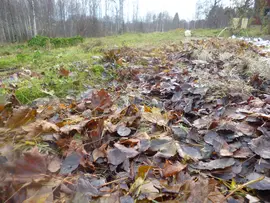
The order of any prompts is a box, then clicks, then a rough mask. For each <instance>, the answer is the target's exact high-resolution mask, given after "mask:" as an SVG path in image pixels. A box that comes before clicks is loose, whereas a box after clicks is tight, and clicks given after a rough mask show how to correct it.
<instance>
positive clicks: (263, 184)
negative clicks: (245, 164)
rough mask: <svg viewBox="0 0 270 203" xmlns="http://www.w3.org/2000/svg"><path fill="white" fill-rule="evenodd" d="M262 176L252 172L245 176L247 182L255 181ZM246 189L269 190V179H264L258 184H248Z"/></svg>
mask: <svg viewBox="0 0 270 203" xmlns="http://www.w3.org/2000/svg"><path fill="white" fill-rule="evenodd" d="M262 176H263V175H261V174H259V173H255V172H254V173H251V174H249V175H248V176H247V180H248V181H253V180H257V179H259V178H260V177H262ZM248 187H249V188H252V189H256V190H270V178H269V177H264V179H263V180H261V181H260V182H257V183H253V184H250V185H248Z"/></svg>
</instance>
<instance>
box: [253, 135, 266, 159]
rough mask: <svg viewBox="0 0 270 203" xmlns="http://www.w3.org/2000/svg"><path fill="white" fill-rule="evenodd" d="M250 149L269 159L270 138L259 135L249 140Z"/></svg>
mask: <svg viewBox="0 0 270 203" xmlns="http://www.w3.org/2000/svg"><path fill="white" fill-rule="evenodd" d="M249 145H250V149H251V150H252V151H254V152H255V153H256V154H257V155H259V156H261V157H262V158H264V159H270V140H269V139H268V138H266V137H265V136H261V137H258V138H255V139H253V140H251V142H250V143H249Z"/></svg>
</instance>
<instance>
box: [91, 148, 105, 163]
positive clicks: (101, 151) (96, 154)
mask: <svg viewBox="0 0 270 203" xmlns="http://www.w3.org/2000/svg"><path fill="white" fill-rule="evenodd" d="M106 147H107V144H103V145H102V146H101V147H99V148H96V149H94V151H93V153H92V156H93V160H94V161H97V160H98V159H99V158H105V157H106V156H107V152H106Z"/></svg>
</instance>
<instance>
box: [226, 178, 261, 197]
mask: <svg viewBox="0 0 270 203" xmlns="http://www.w3.org/2000/svg"><path fill="white" fill-rule="evenodd" d="M264 178H265V176H262V177H260V178H258V179H256V180H251V181H249V182H247V183H245V184H243V185H239V186H238V187H237V188H235V189H234V190H233V191H231V192H230V194H228V195H227V196H226V197H224V198H223V199H222V200H221V202H225V201H226V200H227V199H228V198H229V197H230V196H232V195H233V194H234V193H235V192H237V191H239V190H242V189H243V188H244V187H247V186H248V185H251V184H254V183H257V182H260V181H262V180H263V179H264Z"/></svg>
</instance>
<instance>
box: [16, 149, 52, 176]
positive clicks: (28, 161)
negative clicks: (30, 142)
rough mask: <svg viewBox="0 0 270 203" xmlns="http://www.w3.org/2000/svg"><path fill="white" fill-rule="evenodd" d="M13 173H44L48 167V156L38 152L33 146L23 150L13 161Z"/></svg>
mask: <svg viewBox="0 0 270 203" xmlns="http://www.w3.org/2000/svg"><path fill="white" fill-rule="evenodd" d="M15 166H16V168H15V174H17V175H28V176H31V175H38V174H46V172H47V167H48V156H47V155H44V154H41V153H39V151H38V148H37V147H35V148H33V149H32V150H31V151H28V152H25V153H24V154H23V157H22V158H21V159H19V160H17V161H16V162H15Z"/></svg>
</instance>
